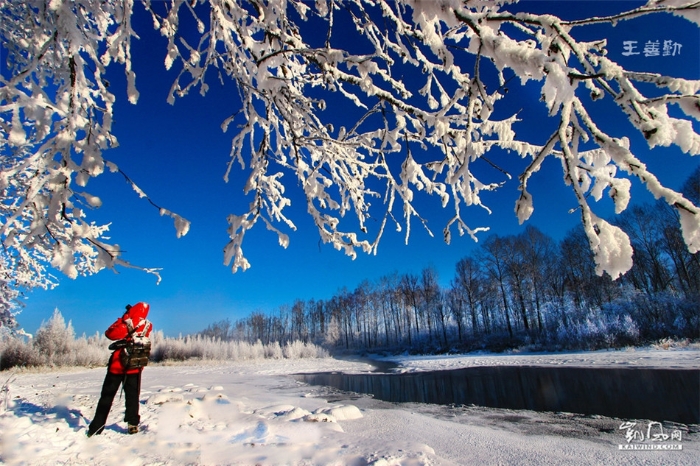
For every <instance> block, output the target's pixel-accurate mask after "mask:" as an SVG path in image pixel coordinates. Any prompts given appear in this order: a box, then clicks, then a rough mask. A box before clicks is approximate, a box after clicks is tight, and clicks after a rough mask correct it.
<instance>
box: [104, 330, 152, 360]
mask: <svg viewBox="0 0 700 466" xmlns="http://www.w3.org/2000/svg"><path fill="white" fill-rule="evenodd" d="M130 324H131V321H129V322H128V323H127V327H128V328H129V336H128V337H126V338H125V339H123V340H119V341H115V342H114V343H112V344H111V345H109V349H110V350H113V351H114V350H118V349H122V350H123V351H122V352H121V353H119V358H120V360H121V363H122V367H124V369H125V370H131V369H140V368H142V367H146V366H147V365H148V358H149V357H150V355H151V339H150V338H149V337H147V336H146V334H147V333H148V330H150V328H151V323H150V322H149V321H146V325H144V328H143V330H142V331H140V332H135V330H134V329H133V328H132V327H131V325H130Z"/></svg>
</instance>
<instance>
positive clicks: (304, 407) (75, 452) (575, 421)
mask: <svg viewBox="0 0 700 466" xmlns="http://www.w3.org/2000/svg"><path fill="white" fill-rule="evenodd" d="M394 359H395V360H398V361H399V362H400V363H401V367H400V369H399V370H401V371H416V370H434V369H448V368H458V367H468V366H473V365H500V364H517V365H542V364H557V365H584V366H591V365H595V366H599V365H618V364H624V365H636V366H645V367H686V368H687V367H694V368H697V367H699V366H700V364H699V362H700V350H697V349H692V350H676V351H663V350H635V351H615V352H593V353H590V352H589V353H562V354H535V355H525V354H513V355H492V354H478V355H473V356H459V357H458V356H454V357H452V356H450V357H401V358H394ZM370 370H372V367H371V366H370V365H368V364H366V363H363V362H352V361H345V360H337V359H321V360H292V361H290V360H281V361H255V362H247V363H236V364H223V363H218V364H214V363H210V364H200V365H197V366H192V365H173V366H151V367H148V368H146V370H145V372H144V375H143V384H142V391H141V403H142V404H141V416H142V422H141V432H140V433H139V434H137V435H127V434H126V433H125V427H126V426H125V424H124V423H123V422H122V417H123V411H124V408H123V399H122V400H119V398H118V397H119V395H118V397H117V399H115V403H114V406H113V409H112V412H111V414H110V417H109V420H108V423H107V428H106V430H105V432H104V433H103V435H101V436H95V437H92V438H90V439H88V438H86V436H85V432H86V429H87V424H88V422H89V419H90V418H91V417H92V415H93V413H94V409H95V404H96V403H97V398H98V396H99V391H100V387H101V384H102V379H103V377H104V369H91V370H88V369H74V370H61V371H51V372H34V373H30V372H21V373H17V374H14V375H13V374H12V373H10V372H3V373H1V374H0V377H1V379H0V385H2V384H5V383H6V381H7V380H8V379H10V380H11V381H10V383H9V384H7V387H8V390H7V391H6V392H5V393H2V403H0V460H1V461H2V462H3V463H5V464H8V465H18V464H27V465H59V464H60V465H64V464H66V465H67V464H70V465H79V464H80V465H82V464H85V465H119V466H126V465H179V464H195V465H200V464H201V465H205V464H206V465H209V464H211V465H214V464H216V465H220V464H242V465H256V464H260V465H273V464H285V465H287V464H288V465H368V464H373V465H398V464H401V465H420V464H425V465H452V464H481V465H489V464H517V465H527V464H596V465H598V464H664V465H670V464H678V465H689V464H699V463H698V461H699V460H698V458H700V448H699V447H698V438H699V436H700V434H698V433H697V429H696V428H691V429H690V432H688V430H687V429H686V430H684V431H683V436H682V440H681V441H680V442H678V441H676V442H673V443H676V444H678V443H680V444H682V451H620V450H619V449H618V445H620V444H626V443H627V442H626V441H625V436H624V430H620V429H619V427H620V424H621V422H622V420H619V419H609V418H604V417H600V416H579V415H575V414H567V413H535V412H532V411H512V410H503V409H492V408H480V407H474V406H471V407H460V406H434V405H421V404H416V403H411V404H393V403H386V402H382V401H378V400H374V399H372V398H371V397H367V396H359V395H356V394H347V393H340V392H337V391H335V390H332V389H328V388H325V387H312V386H308V385H305V384H303V383H301V382H298V381H296V380H295V379H294V378H293V377H291V376H290V374H294V373H299V372H317V371H318V372H322V371H344V372H355V373H357V372H366V371H370ZM8 401H9V405H8ZM695 427H697V426H695ZM667 443H670V442H667Z"/></svg>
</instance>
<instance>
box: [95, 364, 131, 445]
mask: <svg viewBox="0 0 700 466" xmlns="http://www.w3.org/2000/svg"><path fill="white" fill-rule="evenodd" d="M122 382H123V383H124V398H125V400H126V413H125V414H124V421H125V422H127V423H128V424H131V425H138V424H139V421H140V420H141V417H140V416H139V392H140V391H141V373H140V372H139V373H138V374H128V375H126V376H124V374H112V373H111V372H107V375H106V376H105V381H104V383H103V384H102V393H101V394H100V401H98V402H97V410H96V411H95V417H94V418H93V420H92V422H91V423H90V427H89V428H88V435H93V434H99V433H101V432H102V430H103V429H104V427H105V424H106V423H107V416H108V415H109V410H110V408H111V407H112V401H113V400H114V396H115V395H116V394H117V391H119V386H120V385H121V384H122Z"/></svg>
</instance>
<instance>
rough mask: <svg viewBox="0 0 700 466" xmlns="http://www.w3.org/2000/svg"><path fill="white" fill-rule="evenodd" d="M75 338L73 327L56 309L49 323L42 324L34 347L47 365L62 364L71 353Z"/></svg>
mask: <svg viewBox="0 0 700 466" xmlns="http://www.w3.org/2000/svg"><path fill="white" fill-rule="evenodd" d="M74 338H75V332H74V331H73V325H72V324H71V322H68V325H66V321H65V320H64V319H63V316H62V315H61V312H60V311H59V310H58V309H56V310H54V311H53V316H51V318H50V319H49V321H48V322H42V323H41V326H40V327H39V330H37V332H36V336H35V338H34V346H35V347H36V348H37V350H38V351H39V353H41V355H42V357H43V358H45V363H46V364H49V365H53V364H57V365H61V364H60V363H62V362H63V360H64V359H66V355H67V354H68V353H70V345H71V343H72V342H73V339H74Z"/></svg>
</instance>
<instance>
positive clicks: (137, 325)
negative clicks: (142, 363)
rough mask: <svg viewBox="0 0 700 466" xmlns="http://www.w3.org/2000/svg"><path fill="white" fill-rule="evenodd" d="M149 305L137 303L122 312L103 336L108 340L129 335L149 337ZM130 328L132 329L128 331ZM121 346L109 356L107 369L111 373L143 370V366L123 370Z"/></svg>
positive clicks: (119, 338)
mask: <svg viewBox="0 0 700 466" xmlns="http://www.w3.org/2000/svg"><path fill="white" fill-rule="evenodd" d="M149 309H150V307H149V305H148V304H146V303H137V304H134V305H133V306H131V308H130V309H129V310H128V311H126V313H124V315H123V316H122V317H120V318H119V319H117V321H116V322H114V323H113V324H112V325H110V326H109V328H108V329H107V331H106V332H105V336H106V337H107V338H109V339H110V340H123V339H124V338H127V337H129V336H130V334H131V335H133V336H136V335H139V336H145V337H149V336H150V335H151V329H152V325H151V323H150V322H149V321H148V320H146V316H148V310H149ZM130 329H131V330H133V331H132V332H130ZM122 351H124V349H123V348H121V349H118V350H116V351H115V352H113V353H112V356H110V358H109V368H108V369H107V370H108V371H109V372H111V373H112V374H124V373H125V372H126V373H127V374H138V373H139V372H141V371H142V370H143V367H141V368H138V369H130V370H128V371H125V370H124V366H123V365H122V362H121V352H122Z"/></svg>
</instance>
